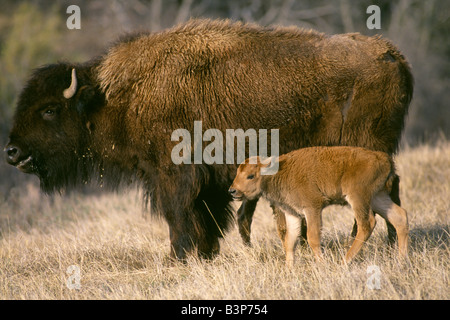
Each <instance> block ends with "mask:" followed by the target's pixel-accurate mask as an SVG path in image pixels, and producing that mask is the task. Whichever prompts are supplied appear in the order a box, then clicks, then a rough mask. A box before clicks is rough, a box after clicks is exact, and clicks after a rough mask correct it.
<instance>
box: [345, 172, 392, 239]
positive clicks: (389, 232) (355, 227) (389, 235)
mask: <svg viewBox="0 0 450 320" xmlns="http://www.w3.org/2000/svg"><path fill="white" fill-rule="evenodd" d="M389 197H390V198H391V200H392V202H394V203H395V204H396V205H397V206H399V207H400V206H401V201H400V178H399V177H398V176H395V178H394V180H393V181H392V189H391V193H390V194H389ZM373 210H374V211H375V213H378V214H379V212H377V211H376V210H375V209H373ZM380 215H381V214H380ZM386 227H387V231H388V243H389V244H391V245H393V244H394V243H395V241H396V240H397V231H396V229H395V227H394V226H393V225H392V224H391V223H390V222H389V221H388V220H386ZM357 231H358V224H357V223H356V220H355V222H354V223H353V229H352V237H353V238H354V237H355V236H356V232H357Z"/></svg>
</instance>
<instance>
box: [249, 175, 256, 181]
mask: <svg viewBox="0 0 450 320" xmlns="http://www.w3.org/2000/svg"><path fill="white" fill-rule="evenodd" d="M254 177H255V175H254V174H249V175H248V176H247V179H248V180H251V179H253V178H254Z"/></svg>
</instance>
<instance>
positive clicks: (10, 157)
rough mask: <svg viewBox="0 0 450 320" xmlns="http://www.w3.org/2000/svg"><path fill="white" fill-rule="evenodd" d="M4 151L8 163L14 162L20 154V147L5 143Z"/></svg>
mask: <svg viewBox="0 0 450 320" xmlns="http://www.w3.org/2000/svg"><path fill="white" fill-rule="evenodd" d="M4 151H5V153H6V160H7V161H8V163H9V164H16V163H17V162H18V161H19V159H20V155H21V154H22V151H21V150H20V148H19V147H16V146H14V145H7V146H6V147H5V150H4Z"/></svg>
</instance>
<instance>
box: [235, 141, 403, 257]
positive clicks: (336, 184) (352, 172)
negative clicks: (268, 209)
mask: <svg viewBox="0 0 450 320" xmlns="http://www.w3.org/2000/svg"><path fill="white" fill-rule="evenodd" d="M278 162H279V170H278V172H277V173H276V174H273V175H262V174H261V170H264V168H265V167H267V166H268V165H269V164H270V163H269V162H265V161H261V159H260V158H259V157H254V158H250V159H247V160H245V162H244V163H242V164H241V165H240V166H239V168H238V171H237V175H236V178H235V179H234V181H233V184H232V185H231V187H230V189H229V192H230V194H231V195H232V196H233V197H234V198H235V199H243V198H246V199H248V200H253V199H258V198H259V197H264V198H266V199H267V200H269V201H270V203H271V205H272V206H274V207H278V208H280V209H281V210H283V211H284V212H285V214H286V234H285V235H284V237H283V238H284V239H283V238H282V241H283V246H284V249H285V251H286V263H287V264H288V265H292V264H293V262H294V249H295V245H296V242H297V237H298V234H299V228H300V225H301V222H302V220H301V219H302V215H301V213H303V214H304V215H305V217H306V224H307V226H308V229H307V240H308V243H309V245H310V246H311V248H312V250H313V251H314V254H315V256H316V257H318V258H319V257H320V256H321V250H320V232H321V224H322V218H321V212H322V209H323V208H325V207H326V206H328V205H331V204H340V205H344V204H350V206H351V207H352V209H353V211H354V214H355V219H356V222H357V225H358V232H357V234H356V237H355V239H354V241H353V244H352V245H351V247H350V249H349V250H348V252H347V254H346V256H345V261H346V262H349V261H350V260H351V259H352V258H353V257H354V256H355V255H356V254H357V253H358V252H359V250H360V249H361V247H362V245H363V243H364V242H365V241H366V240H367V239H368V238H369V236H370V234H371V233H372V231H373V229H374V227H375V216H374V212H376V213H378V214H380V215H381V216H382V217H383V218H384V219H386V220H387V221H388V222H390V223H391V224H392V225H393V226H394V227H395V229H396V231H397V234H398V243H399V251H400V254H401V255H402V256H405V257H406V255H407V243H408V218H407V214H406V211H405V210H404V209H402V208H401V207H399V206H398V205H396V204H395V203H394V202H393V201H392V200H391V198H390V197H389V194H390V192H391V188H392V181H393V179H394V178H395V177H396V174H395V168H394V164H393V162H392V159H391V158H390V156H389V155H388V154H386V153H383V152H377V151H370V150H367V149H363V148H357V147H312V148H304V149H299V150H296V151H292V152H290V153H287V154H284V155H282V156H280V157H279V158H278Z"/></svg>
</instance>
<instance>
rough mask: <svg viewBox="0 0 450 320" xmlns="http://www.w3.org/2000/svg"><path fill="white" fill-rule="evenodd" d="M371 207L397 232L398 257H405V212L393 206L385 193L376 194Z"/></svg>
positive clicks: (406, 220) (406, 216) (406, 224)
mask: <svg viewBox="0 0 450 320" xmlns="http://www.w3.org/2000/svg"><path fill="white" fill-rule="evenodd" d="M371 205H372V207H373V209H374V210H376V211H377V212H378V213H379V214H380V215H381V216H382V217H383V218H384V219H385V220H386V221H387V222H389V223H391V224H392V225H393V226H394V228H395V230H396V231H397V233H396V234H397V236H398V249H399V252H400V255H401V256H402V257H407V255H408V230H409V227H408V215H407V212H406V210H404V209H403V208H401V207H400V206H398V205H397V204H395V203H394V202H393V201H392V199H391V197H390V196H389V195H388V194H387V193H386V192H385V191H381V192H379V193H378V194H376V195H375V196H374V197H373V199H372V201H371Z"/></svg>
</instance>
